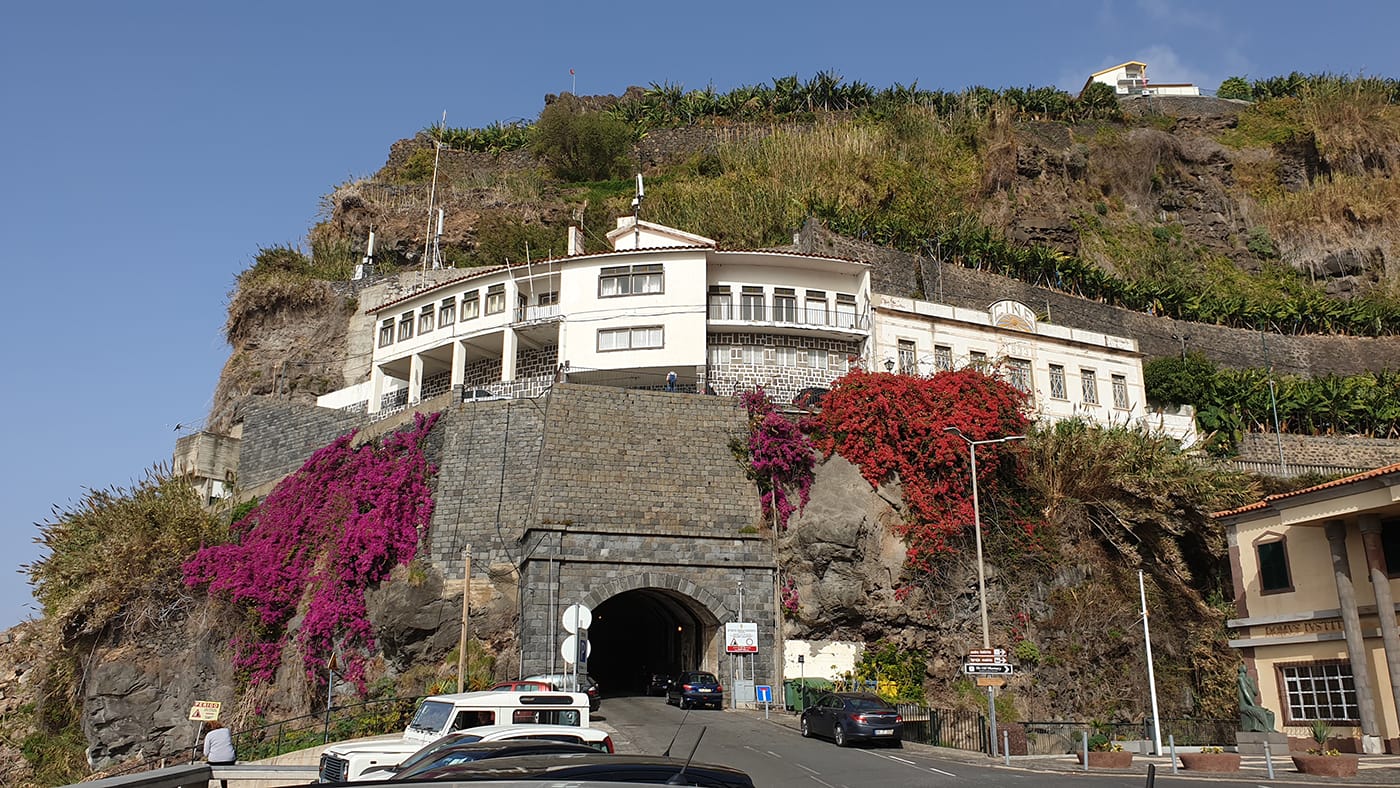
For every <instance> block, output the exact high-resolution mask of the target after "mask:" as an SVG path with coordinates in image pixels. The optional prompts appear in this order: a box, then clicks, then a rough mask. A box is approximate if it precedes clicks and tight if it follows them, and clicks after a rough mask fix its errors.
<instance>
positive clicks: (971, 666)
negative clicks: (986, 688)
mask: <svg viewBox="0 0 1400 788" xmlns="http://www.w3.org/2000/svg"><path fill="white" fill-rule="evenodd" d="M1015 672H1016V669H1015V668H1014V667H1012V666H1011V665H980V664H978V663H975V662H969V663H967V664H965V665H963V673H966V674H967V675H969V676H1010V675H1011V674H1013V673H1015Z"/></svg>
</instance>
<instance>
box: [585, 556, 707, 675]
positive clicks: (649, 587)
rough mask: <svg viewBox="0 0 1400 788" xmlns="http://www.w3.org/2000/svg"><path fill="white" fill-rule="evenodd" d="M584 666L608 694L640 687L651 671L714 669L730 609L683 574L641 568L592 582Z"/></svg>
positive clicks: (670, 671)
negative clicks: (601, 582)
mask: <svg viewBox="0 0 1400 788" xmlns="http://www.w3.org/2000/svg"><path fill="white" fill-rule="evenodd" d="M584 604H585V605H587V606H588V607H589V608H591V609H592V611H593V624H592V627H591V628H590V629H589V633H588V635H589V640H590V642H591V644H592V653H591V655H590V656H589V660H588V671H589V673H591V674H593V676H594V677H596V678H597V679H598V682H599V684H600V685H602V687H603V689H604V691H605V692H607V693H608V694H619V693H630V692H639V691H642V690H643V689H644V688H645V686H646V684H647V680H648V679H649V678H650V676H651V674H653V673H665V674H667V675H674V674H676V673H677V672H679V671H682V670H710V671H717V669H718V667H719V656H718V652H719V648H718V645H719V642H720V640H721V637H720V636H721V635H722V632H723V627H724V625H723V623H722V622H724V621H728V620H731V611H730V610H729V608H728V606H727V605H725V604H724V602H722V601H721V600H720V599H719V598H718V597H716V596H715V595H714V594H712V593H710V592H709V591H707V590H705V589H704V588H701V587H699V586H697V585H695V584H694V583H693V582H691V581H689V580H686V579H685V578H683V577H680V576H677V575H672V574H668V573H656V572H651V573H643V574H639V575H635V576H632V577H627V578H618V579H616V580H613V581H610V582H608V583H606V584H604V585H602V586H599V587H595V588H594V589H593V590H592V591H591V592H590V593H589V594H587V595H586V596H585V598H584Z"/></svg>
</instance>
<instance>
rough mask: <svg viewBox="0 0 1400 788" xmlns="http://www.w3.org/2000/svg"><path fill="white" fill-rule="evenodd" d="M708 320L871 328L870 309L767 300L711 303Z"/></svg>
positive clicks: (849, 329) (838, 327)
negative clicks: (774, 303) (773, 303)
mask: <svg viewBox="0 0 1400 788" xmlns="http://www.w3.org/2000/svg"><path fill="white" fill-rule="evenodd" d="M708 317H709V319H710V322H711V323H747V324H757V325H767V326H794V327H801V328H825V329H832V328H834V329H837V330H841V331H852V332H863V331H867V330H869V328H870V315H869V313H865V314H857V313H855V312H853V311H852V312H847V311H839V310H838V311H832V310H830V309H810V308H804V307H787V306H778V307H773V306H768V305H766V304H762V305H760V304H753V305H749V304H739V305H738V306H735V305H734V304H710V306H709V310H708Z"/></svg>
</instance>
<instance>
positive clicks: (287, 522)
mask: <svg viewBox="0 0 1400 788" xmlns="http://www.w3.org/2000/svg"><path fill="white" fill-rule="evenodd" d="M439 415H440V414H436V413H434V414H432V415H429V416H423V415H422V414H417V415H415V416H414V423H413V427H412V428H411V429H406V430H402V431H400V432H396V433H393V434H391V435H389V436H387V437H385V438H384V440H383V442H382V445H380V446H378V447H376V446H374V445H366V446H362V447H360V448H358V449H357V448H355V447H354V445H353V442H354V437H355V433H353V432H351V433H349V434H346V435H342V436H341V437H339V438H337V439H336V440H335V441H333V442H332V443H331V444H330V445H329V446H326V447H324V448H322V449H319V450H317V451H316V452H315V453H314V454H312V455H311V457H310V459H308V460H307V461H306V462H305V463H304V464H303V465H302V466H301V468H300V469H299V470H297V471H296V472H295V473H293V474H292V475H291V476H288V477H287V478H285V479H283V480H282V482H281V483H279V484H278V485H277V487H276V489H274V490H273V491H272V492H271V494H269V495H268V496H267V498H266V499H265V500H264V501H262V503H260V504H258V505H257V506H256V507H255V508H254V509H253V510H252V511H250V512H249V513H248V514H247V516H245V517H244V518H243V519H241V520H239V521H238V522H236V523H234V524H233V525H232V526H231V530H232V534H231V535H232V537H233V539H232V541H231V542H230V543H228V544H221V545H213V546H210V547H205V548H202V549H201V550H199V552H197V553H195V555H194V556H193V557H192V558H190V559H189V560H188V561H186V562H185V564H184V572H185V582H186V583H187V584H189V585H191V586H205V587H207V588H208V589H209V591H210V592H211V593H214V594H218V595H222V596H224V597H225V598H227V599H229V600H230V601H231V602H233V603H234V604H235V605H237V606H240V607H242V608H244V609H245V610H247V611H248V614H249V615H248V620H247V621H246V623H245V627H244V630H243V631H242V632H241V633H240V634H239V635H238V636H237V637H236V638H235V639H234V641H233V648H234V657H233V660H234V667H235V669H237V670H238V671H239V672H240V673H242V674H244V675H246V676H247V677H248V679H249V681H251V682H254V683H261V682H267V681H271V680H272V678H273V676H274V674H275V673H276V670H277V665H278V663H279V662H280V660H281V657H282V652H283V649H284V647H285V646H286V644H287V642H288V639H289V638H290V639H291V640H292V642H293V643H294V645H295V646H296V648H297V650H298V652H299V653H300V655H301V658H302V664H303V667H304V668H305V669H306V671H307V675H308V677H309V678H311V679H312V680H313V681H317V682H321V681H324V680H325V679H324V675H325V674H324V672H325V668H326V666H327V665H328V664H329V660H330V657H331V655H332V654H335V653H337V652H338V653H339V655H340V673H341V674H342V676H343V677H344V678H347V679H349V680H351V681H354V682H355V683H357V684H363V681H364V668H365V661H366V659H367V658H368V656H369V655H370V654H371V653H372V652H373V649H374V646H375V643H374V635H373V632H372V631H371V628H370V622H369V619H368V617H367V614H366V610H365V597H364V591H365V588H366V587H367V586H369V585H371V584H374V583H378V582H380V581H383V580H385V579H387V578H388V577H389V573H390V572H391V571H392V570H393V568H394V567H395V566H398V565H401V564H406V563H408V562H409V561H411V560H412V559H413V557H414V555H415V553H416V551H417V549H418V541H419V538H420V536H421V535H422V534H423V532H424V531H426V529H427V527H428V523H429V522H430V520H431V519H432V514H433V498H432V491H431V490H430V489H429V486H428V482H429V479H430V478H431V477H432V475H433V474H434V473H436V468H434V467H433V466H432V464H431V463H429V462H428V461H427V458H426V457H425V456H424V454H423V449H422V444H423V440H424V438H426V437H427V435H428V433H429V431H431V430H432V428H433V425H434V424H435V423H436V422H437V419H438V416H439ZM299 610H300V611H302V612H303V615H302V619H301V623H300V626H298V627H296V631H295V632H291V631H289V624H290V622H291V621H292V619H293V618H294V617H295V615H296V614H297V612H298V611H299Z"/></svg>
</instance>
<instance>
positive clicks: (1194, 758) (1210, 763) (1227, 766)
mask: <svg viewBox="0 0 1400 788" xmlns="http://www.w3.org/2000/svg"><path fill="white" fill-rule="evenodd" d="M1177 757H1179V758H1180V759H1181V767H1182V768H1183V769H1186V770H1188V771H1193V772H1237V771H1239V770H1240V754H1239V753H1237V752H1225V749H1224V748H1223V747H1202V748H1201V751H1200V752H1183V753H1181V754H1179V755H1178V756H1177Z"/></svg>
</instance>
